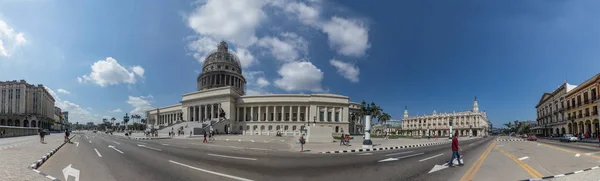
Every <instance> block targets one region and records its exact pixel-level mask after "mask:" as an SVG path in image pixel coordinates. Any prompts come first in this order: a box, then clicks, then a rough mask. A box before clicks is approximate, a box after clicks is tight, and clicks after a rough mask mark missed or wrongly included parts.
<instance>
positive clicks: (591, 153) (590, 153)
mask: <svg viewBox="0 0 600 181" xmlns="http://www.w3.org/2000/svg"><path fill="white" fill-rule="evenodd" d="M597 153H600V151H597V152H589V153H585V154H586V155H593V154H597Z"/></svg>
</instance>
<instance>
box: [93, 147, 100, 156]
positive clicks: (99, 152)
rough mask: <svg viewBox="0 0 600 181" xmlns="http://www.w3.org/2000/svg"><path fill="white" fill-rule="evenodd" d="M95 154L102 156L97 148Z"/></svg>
mask: <svg viewBox="0 0 600 181" xmlns="http://www.w3.org/2000/svg"><path fill="white" fill-rule="evenodd" d="M94 150H96V148H94ZM96 154H98V157H102V155H101V154H100V152H98V150H96Z"/></svg>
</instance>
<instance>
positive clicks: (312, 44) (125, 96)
mask: <svg viewBox="0 0 600 181" xmlns="http://www.w3.org/2000/svg"><path fill="white" fill-rule="evenodd" d="M231 2H235V4H234V3H231ZM598 5H600V2H599V1H591V0H589V1H387V2H386V3H366V2H364V1H359V0H355V1H320V0H310V1H293V0H290V1H284V0H272V1H238V0H219V1H213V0H208V1H144V3H140V2H138V1H113V0H110V1H87V2H82V1H50V0H27V1H21V0H0V41H2V44H0V45H2V46H0V79H1V80H19V79H25V80H27V81H28V82H29V83H34V84H44V85H45V86H47V87H48V88H49V89H50V90H52V92H54V94H56V97H57V98H58V101H57V105H58V106H60V107H62V108H63V109H65V110H68V111H70V112H71V113H70V114H71V115H70V117H71V119H72V120H71V121H72V122H77V121H79V122H80V123H81V122H87V121H94V122H100V119H101V118H102V117H116V118H118V119H120V118H121V117H122V116H123V115H124V113H126V112H136V113H139V112H141V111H142V110H144V109H148V108H153V107H162V106H167V105H172V104H176V103H178V101H179V100H181V94H183V93H188V92H192V91H194V90H195V87H196V82H195V79H196V76H197V75H198V74H199V73H200V72H199V70H200V69H201V65H202V61H201V60H202V57H203V56H205V55H206V53H207V52H208V51H210V50H212V49H214V48H215V46H216V43H217V42H219V41H221V40H225V41H227V42H228V43H229V44H230V47H231V48H232V50H233V51H235V52H237V53H238V56H239V57H240V59H242V64H243V66H244V73H245V76H246V78H247V79H248V82H249V83H248V90H247V91H248V93H250V94H270V93H272V94H276V93H311V92H318V93H321V92H327V93H335V94H342V95H346V96H349V97H350V99H351V100H352V101H355V102H360V101H362V100H367V101H369V102H370V101H374V102H375V103H377V104H379V105H380V106H382V107H383V109H384V111H385V112H387V113H389V114H390V115H392V118H393V119H400V118H401V117H402V114H403V109H404V106H408V108H409V113H410V115H411V116H412V115H417V114H425V113H427V114H429V113H431V112H432V111H433V110H434V109H435V110H437V112H452V111H454V110H456V111H461V110H467V109H470V108H471V105H472V101H473V97H474V96H477V97H478V99H479V105H480V109H481V110H485V111H487V113H488V118H489V119H490V120H492V123H493V124H494V125H500V124H502V123H505V122H507V121H514V120H517V119H518V120H523V119H532V120H535V104H536V103H537V101H538V100H539V98H540V97H541V95H542V93H543V92H551V91H553V90H554V89H555V88H557V87H558V86H559V85H560V84H561V83H563V82H564V81H565V79H566V80H568V82H569V83H571V84H579V83H581V82H583V81H585V80H586V79H587V78H589V77H591V76H593V75H594V74H596V73H598V67H600V61H599V60H600V59H599V58H600V51H598V50H599V48H598V47H600V46H599V44H600V34H599V33H598V32H600V25H599V22H600V21H598V17H600V16H599V15H600V12H599V11H596V9H595V7H598ZM59 89H61V91H59ZM63 90H64V91H63ZM67 92H68V93H67Z"/></svg>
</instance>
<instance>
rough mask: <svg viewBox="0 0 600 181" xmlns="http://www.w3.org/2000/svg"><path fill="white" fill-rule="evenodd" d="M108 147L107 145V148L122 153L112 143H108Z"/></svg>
mask: <svg viewBox="0 0 600 181" xmlns="http://www.w3.org/2000/svg"><path fill="white" fill-rule="evenodd" d="M108 147H109V148H112V149H113V150H115V151H117V152H119V153H121V154H123V152H122V151H121V150H119V149H117V148H115V147H114V146H113V145H108Z"/></svg>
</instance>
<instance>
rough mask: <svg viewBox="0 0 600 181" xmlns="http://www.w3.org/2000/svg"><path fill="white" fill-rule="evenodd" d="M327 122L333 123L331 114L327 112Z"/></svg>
mask: <svg viewBox="0 0 600 181" xmlns="http://www.w3.org/2000/svg"><path fill="white" fill-rule="evenodd" d="M327 121H328V122H331V112H329V111H328V112H327Z"/></svg>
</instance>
